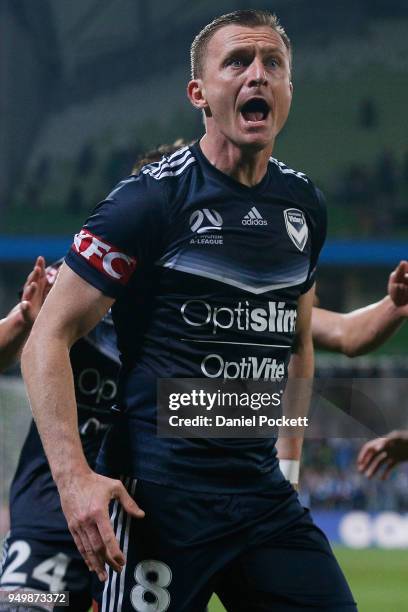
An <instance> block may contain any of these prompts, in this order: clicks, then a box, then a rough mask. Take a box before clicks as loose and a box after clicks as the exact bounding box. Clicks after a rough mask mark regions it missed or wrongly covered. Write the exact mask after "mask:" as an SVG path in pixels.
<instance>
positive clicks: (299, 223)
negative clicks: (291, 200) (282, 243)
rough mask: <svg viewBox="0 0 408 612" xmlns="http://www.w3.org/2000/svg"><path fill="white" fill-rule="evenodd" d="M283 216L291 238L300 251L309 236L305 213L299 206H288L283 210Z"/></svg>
mask: <svg viewBox="0 0 408 612" xmlns="http://www.w3.org/2000/svg"><path fill="white" fill-rule="evenodd" d="M283 216H284V217H285V225H286V230H287V232H288V234H289V238H290V239H291V240H292V242H293V244H294V245H295V246H296V247H297V248H298V249H299V251H303V249H304V248H305V245H306V242H307V238H308V236H309V230H308V227H307V223H306V219H305V216H304V214H303V213H302V211H301V210H298V209H297V208H287V209H286V210H284V211H283Z"/></svg>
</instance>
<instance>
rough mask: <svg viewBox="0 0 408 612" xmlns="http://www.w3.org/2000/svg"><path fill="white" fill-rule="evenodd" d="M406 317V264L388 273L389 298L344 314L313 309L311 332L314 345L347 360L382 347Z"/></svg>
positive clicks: (407, 288) (407, 280)
mask: <svg viewBox="0 0 408 612" xmlns="http://www.w3.org/2000/svg"><path fill="white" fill-rule="evenodd" d="M407 317H408V262H406V261H402V262H401V263H400V264H399V265H398V267H397V268H396V269H395V270H394V271H393V272H392V273H391V274H390V277H389V281H388V295H387V296H386V297H385V298H383V299H382V300H380V301H379V302H376V303H375V304H370V305H369V306H365V307H364V308H359V309H358V310H354V311H352V312H350V313H347V314H341V313H338V312H332V311H330V310H324V309H323V308H313V313H312V332H313V341H314V343H315V345H316V346H318V347H320V348H324V349H327V350H330V351H335V352H338V353H344V354H345V355H348V356H349V357H356V356H357V355H363V354H365V353H369V352H370V351H373V350H374V349H376V348H378V347H379V346H381V345H382V344H383V343H384V342H385V341H386V340H388V338H389V337H390V336H392V334H393V333H394V332H395V331H397V329H399V327H400V326H401V325H402V323H403V322H404V321H405V320H406V318H407Z"/></svg>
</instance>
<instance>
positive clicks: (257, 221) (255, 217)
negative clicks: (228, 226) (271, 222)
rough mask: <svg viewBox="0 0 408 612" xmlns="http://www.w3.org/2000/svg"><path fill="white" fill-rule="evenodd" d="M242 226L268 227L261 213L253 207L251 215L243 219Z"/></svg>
mask: <svg viewBox="0 0 408 612" xmlns="http://www.w3.org/2000/svg"><path fill="white" fill-rule="evenodd" d="M242 225H268V222H267V221H266V219H263V217H262V215H261V214H260V212H259V211H258V210H257V209H256V208H255V206H253V207H252V208H251V210H250V211H249V213H248V214H247V215H245V217H244V218H243V219H242Z"/></svg>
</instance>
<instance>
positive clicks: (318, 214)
mask: <svg viewBox="0 0 408 612" xmlns="http://www.w3.org/2000/svg"><path fill="white" fill-rule="evenodd" d="M314 189H315V194H316V205H315V207H314V210H313V214H310V216H309V219H310V225H311V227H310V234H311V254H310V266H309V274H308V276H307V279H306V281H305V283H304V285H303V288H302V293H307V292H308V291H309V289H310V288H311V287H313V284H314V282H315V280H316V269H317V264H318V261H319V256H320V252H321V250H322V248H323V245H324V243H325V240H326V234H327V208H326V200H325V197H324V195H323V193H322V192H321V191H320V189H316V188H314Z"/></svg>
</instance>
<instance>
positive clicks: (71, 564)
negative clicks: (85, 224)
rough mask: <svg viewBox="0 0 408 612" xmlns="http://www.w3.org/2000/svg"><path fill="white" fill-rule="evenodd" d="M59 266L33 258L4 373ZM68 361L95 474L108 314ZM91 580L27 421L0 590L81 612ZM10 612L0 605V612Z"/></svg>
mask: <svg viewBox="0 0 408 612" xmlns="http://www.w3.org/2000/svg"><path fill="white" fill-rule="evenodd" d="M61 263H62V261H60V262H57V263H56V264H54V265H52V266H50V267H48V268H47V269H45V263H44V259H43V258H42V257H39V258H38V259H37V262H36V265H35V267H34V270H33V272H32V273H31V274H30V275H29V276H28V278H27V281H26V283H25V285H24V288H23V292H22V300H21V302H20V303H19V304H17V306H16V307H15V308H14V309H13V310H12V311H11V313H10V314H9V315H8V316H7V317H6V319H3V321H2V322H1V324H0V356H1V363H2V366H3V367H4V366H8V365H11V363H13V362H15V361H16V360H17V359H18V356H19V353H20V352H21V350H22V348H23V345H24V343H25V341H26V339H27V337H28V335H29V332H30V328H31V325H32V323H33V322H34V320H35V318H36V316H37V315H38V312H39V310H40V308H41V305H42V302H43V300H44V298H45V297H46V295H47V293H48V291H49V289H50V288H51V286H52V284H53V283H54V280H55V277H56V275H57V273H58V269H59V267H60V265H61ZM70 359H71V364H72V369H73V375H74V380H75V394H76V400H77V406H78V427H79V433H80V437H81V443H82V447H83V450H84V454H85V457H86V459H87V461H88V463H89V465H90V466H92V467H93V466H94V465H95V461H96V456H97V454H98V451H99V448H100V445H101V441H102V437H103V435H104V433H105V431H106V428H107V426H108V424H109V423H110V422H111V421H112V412H111V410H110V408H111V406H112V403H113V402H114V400H115V397H116V391H117V383H116V380H117V374H118V369H119V356H118V352H117V348H116V336H115V332H114V329H113V324H112V320H111V317H110V315H108V314H107V315H106V316H105V317H104V318H103V320H102V321H101V322H100V323H99V324H98V325H97V326H96V328H95V329H94V330H92V331H90V332H89V333H88V334H87V336H85V337H84V338H81V339H80V340H78V342H77V343H76V344H75V345H74V346H73V347H72V349H71V353H70ZM92 580H93V578H92V574H91V573H90V572H89V570H88V568H87V566H86V564H85V562H84V560H83V559H82V557H81V555H80V554H79V553H78V550H77V548H76V546H75V544H74V542H73V540H72V536H71V534H70V532H69V530H68V527H67V524H66V520H65V517H64V515H63V512H62V510H61V504H60V500H59V495H58V491H57V488H56V486H55V483H54V481H53V479H52V476H51V472H50V469H49V465H48V462H47V459H46V456H45V453H44V450H43V447H42V444H41V440H40V437H39V435H38V432H37V428H36V426H35V424H34V422H32V423H31V426H30V430H29V433H28V435H27V438H26V440H25V442H24V445H23V448H22V451H21V455H20V459H19V463H18V467H17V471H16V473H15V475H14V478H13V482H12V485H11V490H10V533H9V535H8V537H7V539H6V541H5V544H4V550H3V561H2V567H1V568H0V588H1V589H7V590H14V589H16V588H19V589H27V590H29V591H37V592H43V591H52V592H55V591H62V590H67V591H69V592H70V607H69V609H70V610H72V611H73V612H86V611H87V610H88V609H89V606H90V605H91V602H92V597H91V592H92ZM96 582H97V581H96ZM9 609H10V607H7V606H6V605H5V604H0V611H2V610H9ZM24 609H25V610H27V608H24ZM35 609H40V608H38V607H35Z"/></svg>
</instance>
